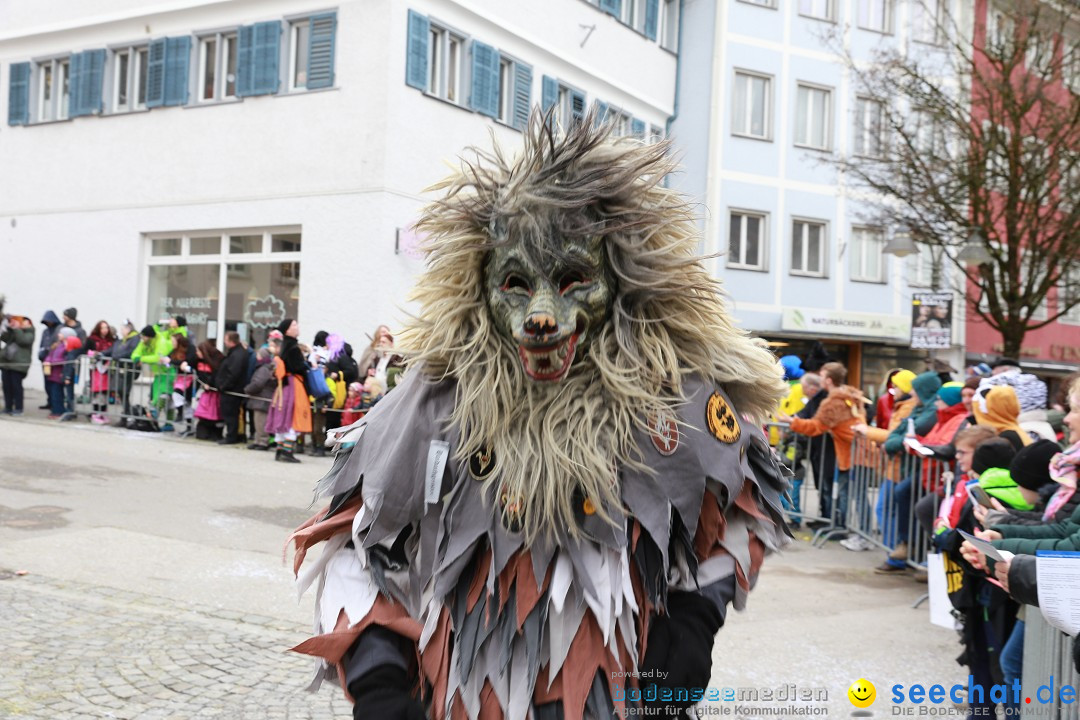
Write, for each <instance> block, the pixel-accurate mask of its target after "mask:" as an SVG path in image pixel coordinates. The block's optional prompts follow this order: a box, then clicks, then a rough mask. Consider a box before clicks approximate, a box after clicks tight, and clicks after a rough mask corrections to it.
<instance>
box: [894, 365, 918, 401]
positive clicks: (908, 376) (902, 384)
mask: <svg viewBox="0 0 1080 720" xmlns="http://www.w3.org/2000/svg"><path fill="white" fill-rule="evenodd" d="M914 379H915V373H913V372H911V371H910V370H900V371H898V372H897V373H896V374H895V375H893V376H892V384H893V387H894V388H896V389H897V390H899V391H900V392H901V393H902V394H904V395H907V394H908V393H910V392H911V381H912V380H914Z"/></svg>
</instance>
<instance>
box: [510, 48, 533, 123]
mask: <svg viewBox="0 0 1080 720" xmlns="http://www.w3.org/2000/svg"><path fill="white" fill-rule="evenodd" d="M531 109H532V68H531V67H529V66H528V65H522V64H521V63H514V127H516V128H517V129H518V130H524V129H525V128H526V127H527V126H528V124H529V110H531Z"/></svg>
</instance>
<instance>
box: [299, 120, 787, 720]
mask: <svg viewBox="0 0 1080 720" xmlns="http://www.w3.org/2000/svg"><path fill="white" fill-rule="evenodd" d="M610 133H611V131H610V128H609V127H606V126H603V125H601V124H599V123H597V122H595V120H594V118H591V117H590V118H587V119H586V120H585V122H583V123H581V124H579V125H577V126H576V127H574V128H571V129H569V130H568V131H567V132H565V133H557V132H555V131H554V130H553V128H552V123H551V120H550V118H543V117H539V116H536V117H534V118H533V119H532V122H531V123H530V127H529V131H528V132H527V133H526V138H525V146H524V148H523V150H522V151H521V153H520V154H519V155H518V156H517V157H516V158H515V159H513V160H508V159H507V156H505V155H504V154H503V153H502V151H501V150H500V149H498V148H496V149H494V150H493V151H490V152H484V151H478V150H475V151H473V154H472V155H471V156H470V157H469V159H468V161H463V162H462V164H461V167H460V170H459V171H458V172H457V173H455V174H454V175H453V176H452V177H450V178H448V179H447V180H446V181H444V182H442V183H440V184H439V185H437V186H435V188H433V190H434V191H435V192H437V193H439V194H440V196H439V199H438V200H437V201H436V202H435V203H433V204H432V205H431V206H429V207H428V209H427V210H426V212H425V214H424V216H423V218H422V220H421V222H420V223H419V224H418V229H419V230H421V231H423V232H424V233H426V234H427V236H428V238H429V242H428V245H427V249H426V250H427V269H426V272H425V274H424V275H423V277H422V278H421V279H420V281H419V282H418V285H417V289H416V291H415V295H414V298H415V300H416V301H417V303H418V306H419V307H420V311H419V312H418V313H417V315H416V316H415V317H414V319H413V321H412V324H411V326H410V327H408V328H407V330H406V333H404V334H403V336H402V337H401V342H400V346H402V347H404V348H407V349H408V357H409V367H408V370H407V372H406V375H405V379H404V381H403V382H402V383H401V384H400V385H399V386H398V387H397V388H395V389H394V391H393V392H391V393H389V394H388V395H387V396H386V397H385V398H384V399H383V400H382V401H381V402H380V403H379V404H378V405H377V406H376V407H375V408H374V409H373V410H372V411H371V412H369V413H368V415H367V416H365V417H364V418H363V419H361V420H360V421H359V422H357V423H356V424H354V425H352V426H349V427H346V428H341V429H339V430H338V431H336V433H334V435H333V437H332V443H333V445H334V449H335V459H334V465H333V468H332V469H331V470H330V472H329V473H327V475H326V476H325V477H324V478H322V480H320V481H319V483H318V485H317V488H316V496H317V498H319V499H322V500H324V501H326V502H328V503H329V504H328V505H327V506H326V507H324V508H323V509H321V510H320V511H319V512H318V513H316V514H315V515H314V516H313V517H312V518H311V519H310V520H309V521H308V522H307V523H305V524H304V525H303V526H301V527H300V528H299V529H297V530H296V532H294V533H293V535H292V536H291V537H290V540H291V541H292V542H293V543H295V547H296V553H295V559H294V569H295V571H296V572H297V579H298V586H299V590H300V592H301V593H303V592H304V591H306V590H307V589H309V588H311V587H312V586H314V590H315V593H316V611H315V627H314V631H315V634H314V636H313V637H312V638H311V639H309V640H307V641H305V642H304V643H301V644H300V645H299V646H297V647H296V648H294V649H295V650H296V651H298V652H301V653H306V654H309V655H312V656H314V657H315V658H316V663H317V670H316V674H315V678H314V681H313V683H312V686H311V687H312V688H313V689H314V688H317V687H318V686H319V684H320V683H321V682H322V681H323V680H325V679H329V680H331V681H333V682H336V683H338V684H340V685H341V686H342V688H343V689H344V690H346V692H347V693H348V694H350V696H351V697H352V698H353V699H354V702H355V705H354V708H355V709H354V716H355V717H357V718H360V717H376V716H378V717H384V716H385V717H393V716H397V717H409V718H415V717H425V718H431V719H432V720H445V719H447V718H449V719H451V720H458V719H464V718H469V719H470V720H476V719H477V718H482V719H485V720H486V719H488V718H493V719H501V718H506V719H508V720H524V719H525V718H532V719H534V720H549V719H550V720H556V719H563V718H564V719H566V720H575V719H578V718H609V717H612V714H613V713H618V714H619V715H618V716H625V715H623V713H624V712H625V711H627V710H629V709H631V708H636V707H637V706H639V705H641V704H644V705H647V706H650V707H653V708H657V709H661V710H662V709H665V708H670V709H679V708H686V707H689V705H691V704H692V702H693V699H694V698H693V697H692V696H690V695H688V693H687V690H689V689H692V688H695V687H696V688H701V687H704V686H706V685H707V684H708V683H709V681H710V677H711V672H712V668H711V649H712V644H713V635H714V634H715V632H716V631H717V630H718V629H719V627H720V626H721V625H722V624H723V623H724V621H725V618H726V614H727V608H728V606H729V605H730V606H733V607H734V608H735V609H742V608H743V607H744V606H745V603H746V600H747V595H748V593H749V592H750V590H751V589H752V588H753V587H754V584H755V581H756V578H757V575H758V572H759V570H760V568H761V564H762V562H763V560H764V558H765V556H766V555H767V554H769V553H770V552H772V551H775V550H777V549H779V548H781V547H782V546H783V545H784V544H785V543H786V542H787V540H788V536H787V533H786V528H785V525H784V523H783V520H782V515H781V505H780V497H781V495H782V494H783V493H785V492H786V488H787V481H786V471H785V469H784V468H783V467H782V466H780V465H779V464H778V462H777V461H776V459H775V457H774V455H773V453H772V451H771V449H770V448H769V446H768V443H767V442H766V440H765V437H764V435H763V433H762V431H761V427H760V422H761V418H762V417H764V416H765V414H766V413H767V412H769V411H770V410H771V409H772V408H773V407H775V404H776V402H778V400H779V398H780V397H781V395H782V394H783V392H784V389H785V386H784V384H783V382H782V368H781V367H780V366H779V364H777V363H776V361H775V359H774V358H773V357H772V356H771V355H770V354H769V353H768V352H767V351H766V350H765V349H764V348H763V347H762V346H761V345H760V344H758V343H757V342H755V341H753V340H751V339H749V338H747V337H746V336H745V334H744V333H742V332H741V331H739V330H737V329H735V328H734V327H733V326H732V324H731V322H730V319H729V318H728V315H727V312H726V310H725V308H724V304H723V296H722V294H721V291H720V289H719V287H718V286H717V284H716V282H715V280H713V279H712V278H710V277H709V275H708V272H707V270H706V269H705V267H704V265H703V264H702V263H701V261H700V259H699V258H698V257H697V255H696V252H697V248H698V244H699V240H700V239H699V237H698V235H697V231H696V225H695V223H694V218H693V216H692V214H691V212H690V210H689V208H688V206H687V203H686V202H685V200H684V199H683V198H682V197H681V196H679V195H678V194H677V193H675V192H673V191H671V190H669V189H667V188H665V187H663V186H662V181H663V178H664V177H665V176H666V175H667V174H668V173H670V172H671V171H672V170H673V169H674V164H673V161H672V160H671V159H670V156H669V154H668V151H669V148H668V147H667V145H666V144H664V143H657V144H653V145H646V144H644V143H641V142H639V141H636V140H632V139H613V138H612V137H611V136H610ZM317 545H318V546H321V549H322V552H321V554H320V555H319V556H318V558H317V559H311V560H308V562H307V563H305V560H306V559H307V555H308V552H309V550H311V549H312V548H313V547H315V546H317ZM658 671H663V672H662V673H661V672H658ZM661 675H663V677H662V678H661ZM382 678H391V680H389V681H385V682H384V681H382V680H381V679H382ZM375 679H379V680H380V681H379V682H378V683H376V682H374V680H375Z"/></svg>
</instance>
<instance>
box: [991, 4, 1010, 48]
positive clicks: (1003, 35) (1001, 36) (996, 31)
mask: <svg viewBox="0 0 1080 720" xmlns="http://www.w3.org/2000/svg"><path fill="white" fill-rule="evenodd" d="M986 14H987V18H986V47H987V49H988V50H990V51H991V52H993V53H995V54H997V55H999V56H1004V55H1008V54H1009V53H1011V52H1012V48H1013V43H1014V40H1015V37H1016V24H1015V23H1014V22H1013V19H1012V17H1010V16H1009V14H1008V13H1007V12H1005V11H1004V10H1001V9H1000V8H994V7H991V8H989V9H988V10H987V13H986Z"/></svg>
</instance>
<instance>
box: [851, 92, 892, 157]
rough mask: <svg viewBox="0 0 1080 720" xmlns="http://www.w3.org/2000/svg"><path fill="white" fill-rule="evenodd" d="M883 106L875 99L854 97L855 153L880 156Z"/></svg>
mask: <svg viewBox="0 0 1080 720" xmlns="http://www.w3.org/2000/svg"><path fill="white" fill-rule="evenodd" d="M884 115H885V106H884V105H882V104H881V103H880V102H878V101H877V100H872V99H870V98H865V97H860V98H856V99H855V154H856V155H864V156H866V157H880V156H881V146H882V134H883V133H882V131H883V129H884V127H883V126H884Z"/></svg>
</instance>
